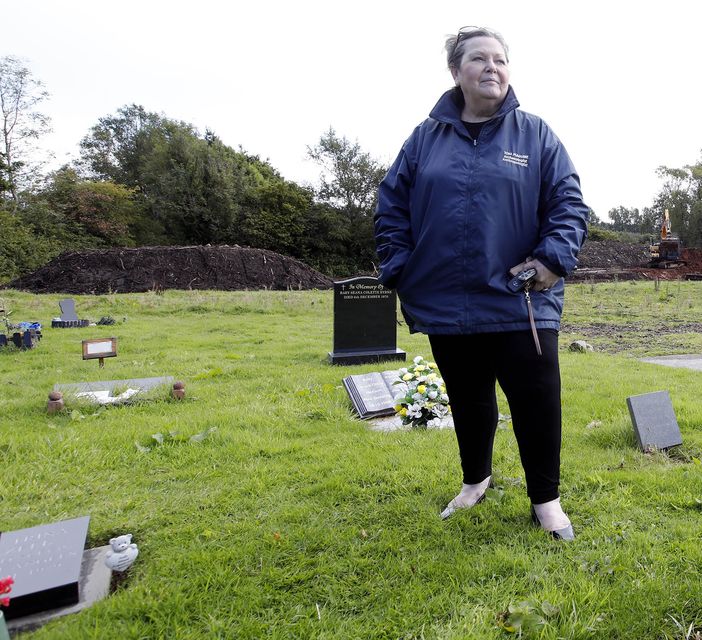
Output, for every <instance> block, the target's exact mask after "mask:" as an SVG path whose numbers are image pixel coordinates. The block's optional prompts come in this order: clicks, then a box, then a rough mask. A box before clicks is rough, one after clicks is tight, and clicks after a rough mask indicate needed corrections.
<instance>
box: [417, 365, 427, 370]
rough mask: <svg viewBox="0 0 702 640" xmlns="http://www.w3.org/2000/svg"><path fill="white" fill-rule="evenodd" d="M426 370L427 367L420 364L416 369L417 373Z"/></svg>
mask: <svg viewBox="0 0 702 640" xmlns="http://www.w3.org/2000/svg"><path fill="white" fill-rule="evenodd" d="M424 369H426V367H425V366H424V365H423V364H418V365H417V366H416V367H415V368H414V370H415V371H424Z"/></svg>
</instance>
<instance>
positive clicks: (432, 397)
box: [427, 389, 439, 400]
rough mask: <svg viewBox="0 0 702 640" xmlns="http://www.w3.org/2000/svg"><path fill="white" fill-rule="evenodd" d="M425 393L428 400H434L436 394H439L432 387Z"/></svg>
mask: <svg viewBox="0 0 702 640" xmlns="http://www.w3.org/2000/svg"><path fill="white" fill-rule="evenodd" d="M427 395H428V396H429V400H436V396H438V395H439V394H438V393H437V392H436V391H434V390H433V389H432V390H431V391H430V392H429V393H428V394H427Z"/></svg>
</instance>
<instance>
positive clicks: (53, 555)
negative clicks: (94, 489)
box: [0, 516, 90, 620]
mask: <svg viewBox="0 0 702 640" xmlns="http://www.w3.org/2000/svg"><path fill="white" fill-rule="evenodd" d="M89 522H90V516H82V517H80V518H73V519H72V520H63V521H61V522H54V523H51V524H44V525H39V526H36V527H29V528H27V529H19V530H17V531H6V532H3V533H2V534H0V569H1V571H2V573H3V575H10V576H12V577H13V578H14V580H15V583H14V585H13V586H12V593H11V597H10V604H9V605H8V606H7V607H5V608H4V613H5V617H6V618H7V619H8V620H11V619H13V618H18V617H21V616H26V615H29V614H32V613H36V612H38V611H46V610H48V609H55V608H57V607H63V606H67V605H72V604H75V603H77V602H78V600H79V592H78V584H79V581H80V574H81V563H82V560H83V549H84V547H85V539H86V536H87V535H88V524H89Z"/></svg>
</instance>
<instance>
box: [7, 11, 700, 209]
mask: <svg viewBox="0 0 702 640" xmlns="http://www.w3.org/2000/svg"><path fill="white" fill-rule="evenodd" d="M0 15H1V16H2V17H3V23H4V24H3V28H2V37H1V39H0V55H15V56H20V57H23V58H25V59H26V61H27V63H28V66H29V67H30V69H31V70H32V72H33V73H34V75H35V77H37V78H38V79H40V80H42V81H43V82H44V83H45V84H46V87H47V89H48V90H49V91H50V93H51V99H50V100H49V101H48V102H45V103H44V108H43V111H44V112H45V113H47V114H49V115H50V116H51V117H52V121H53V122H52V124H53V128H54V132H53V133H52V134H51V135H50V136H49V137H47V138H46V141H45V146H46V147H47V148H49V149H51V150H52V151H53V152H54V153H55V154H56V158H57V163H58V162H61V163H62V162H65V161H67V160H69V159H70V158H72V157H75V156H76V154H77V149H78V147H77V144H78V142H79V141H80V139H81V138H82V137H83V136H84V135H85V134H86V133H87V132H88V130H89V128H90V127H91V126H92V125H93V124H95V123H96V122H97V120H98V118H100V117H101V116H105V115H108V114H112V113H115V111H116V110H117V109H118V108H119V107H120V106H122V105H125V104H128V103H137V104H141V105H143V106H144V107H145V108H146V109H147V110H149V111H156V112H159V113H163V114H165V115H166V116H168V117H170V118H173V119H178V120H184V121H186V122H190V123H192V124H194V125H195V126H196V127H198V128H199V129H200V130H201V131H204V129H205V127H209V128H211V129H212V130H213V131H214V132H215V133H216V134H217V135H218V136H219V137H220V138H221V139H222V140H223V141H224V142H225V143H226V144H228V145H230V146H233V147H235V148H236V147H238V146H239V145H241V146H242V147H243V148H244V149H245V150H246V151H248V152H250V153H253V154H257V155H259V156H261V157H262V158H263V159H268V160H269V161H270V162H271V164H272V165H273V166H274V167H275V168H276V169H278V170H279V171H280V172H281V174H282V175H283V176H285V177H286V178H288V179H291V180H295V181H297V182H300V183H303V182H312V183H314V182H315V181H316V179H317V176H318V175H319V169H318V167H317V166H316V165H314V164H313V163H312V162H311V161H309V160H306V159H305V153H306V147H307V145H314V144H315V143H316V142H317V141H318V140H319V137H320V135H321V134H322V133H323V132H324V131H326V130H327V129H328V127H329V126H330V125H331V126H333V127H334V128H335V129H336V131H337V133H338V134H340V135H345V136H346V137H347V138H349V139H351V140H358V142H359V143H360V144H361V146H362V147H363V149H365V150H366V151H369V152H370V153H371V154H372V155H374V156H375V157H377V158H379V159H380V160H382V161H384V162H388V163H389V162H391V161H392V160H393V159H394V157H395V155H396V154H397V152H398V151H399V149H400V146H401V145H402V143H403V141H404V140H405V139H406V138H407V137H408V136H409V134H410V133H411V131H412V129H413V128H414V127H415V126H416V125H417V124H418V123H419V122H420V121H422V120H423V119H424V118H425V117H426V116H427V114H428V112H429V110H430V109H431V107H432V106H433V105H434V103H435V102H436V100H437V99H438V97H439V95H440V94H441V93H442V92H443V91H444V90H446V89H448V88H449V87H450V86H451V85H452V81H451V77H450V74H449V72H448V71H447V70H446V62H445V56H444V52H443V41H444V38H445V36H446V35H448V34H450V33H454V32H455V31H456V30H457V29H458V28H459V27H460V26H462V25H465V24H475V25H483V26H489V27H492V28H494V29H497V30H498V31H500V32H502V34H503V35H504V36H505V38H506V40H507V42H508V44H509V45H510V54H511V55H510V58H511V68H512V86H513V87H514V89H515V91H516V93H517V96H518V98H519V100H520V102H521V107H522V109H524V110H525V111H530V112H532V113H535V114H537V115H539V116H541V117H543V118H544V119H545V120H546V121H547V122H548V123H549V124H550V125H551V127H552V128H553V129H554V130H555V132H556V134H557V135H558V136H559V137H560V138H561V140H562V141H563V142H564V144H565V146H566V148H567V149H568V151H569V153H570V155H571V157H572V159H573V161H574V163H575V165H576V167H577V169H578V172H579V174H580V177H581V182H582V186H583V192H584V194H585V200H586V202H587V203H588V204H589V205H590V206H591V207H592V208H593V209H594V211H595V212H596V213H597V215H598V216H599V217H600V218H605V217H606V214H607V212H608V211H609V210H610V209H611V208H613V207H615V206H619V205H623V206H627V207H639V208H641V207H644V206H649V205H650V204H651V201H652V198H653V196H654V194H655V193H656V192H657V190H658V188H659V186H660V185H659V181H658V179H657V177H656V175H655V169H656V167H658V166H659V165H667V166H671V167H682V166H684V165H687V164H693V163H695V162H697V161H698V160H699V159H700V151H701V150H702V114H701V105H702V81H701V80H700V73H699V69H700V62H702V53H700V52H701V51H702V48H701V47H700V36H699V33H700V25H702V3H700V2H699V0H666V1H665V2H660V1H659V0H656V1H655V2H654V1H651V0H636V1H629V0H621V1H617V0H608V1H603V0H590V1H589V2H566V1H563V0H561V1H560V2H558V1H550V0H543V1H541V0H531V1H529V2H527V1H525V0H500V1H497V2H496V1H493V2H489V1H488V0H484V1H483V2H481V3H476V2H468V1H466V0H463V1H461V2H457V1H453V0H447V1H443V2H440V1H436V0H435V1H434V2H429V1H428V0H427V1H424V2H419V1H416V0H402V1H400V0H388V1H384V0H374V1H369V0H355V1H347V2H344V3H341V2H334V1H333V0H319V1H317V0H298V1H297V2H295V1H291V0H287V1H286V0H230V1H229V2H226V1H225V0H221V1H215V0H199V1H197V2H192V1H191V2H185V1H183V0H172V1H169V2H166V0H140V1H139V2H137V1H135V0H119V1H115V0H23V1H21V2H18V1H17V0H11V1H10V0H0Z"/></svg>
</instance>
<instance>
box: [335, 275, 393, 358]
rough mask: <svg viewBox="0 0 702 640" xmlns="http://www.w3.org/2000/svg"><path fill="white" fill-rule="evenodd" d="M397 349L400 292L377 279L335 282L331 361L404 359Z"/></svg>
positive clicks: (368, 278)
mask: <svg viewBox="0 0 702 640" xmlns="http://www.w3.org/2000/svg"><path fill="white" fill-rule="evenodd" d="M405 358H406V354H405V352H404V351H402V350H400V349H398V348H397V295H396V294H395V292H394V291H393V290H391V289H387V288H385V287H384V286H383V285H382V284H380V282H379V281H378V279H377V278H370V277H361V278H351V279H349V280H343V281H341V282H335V283H334V350H333V351H332V352H331V353H330V354H329V360H330V362H331V363H332V364H363V363H367V362H382V361H386V360H404V359H405Z"/></svg>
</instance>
